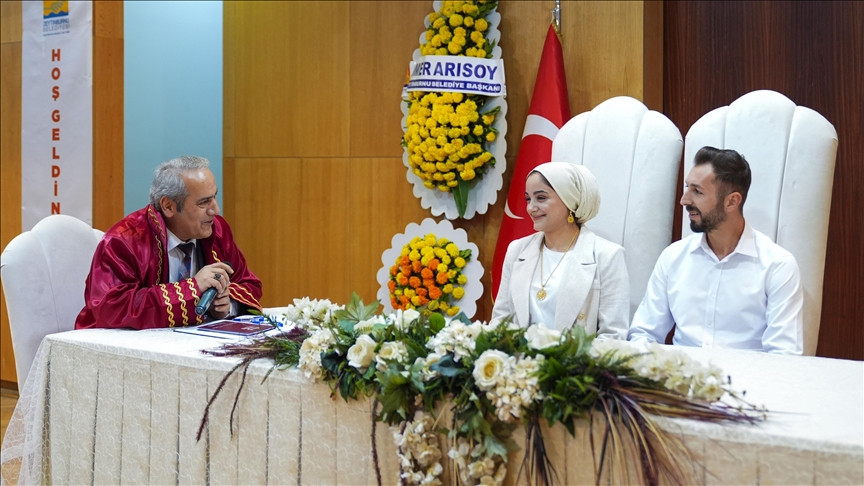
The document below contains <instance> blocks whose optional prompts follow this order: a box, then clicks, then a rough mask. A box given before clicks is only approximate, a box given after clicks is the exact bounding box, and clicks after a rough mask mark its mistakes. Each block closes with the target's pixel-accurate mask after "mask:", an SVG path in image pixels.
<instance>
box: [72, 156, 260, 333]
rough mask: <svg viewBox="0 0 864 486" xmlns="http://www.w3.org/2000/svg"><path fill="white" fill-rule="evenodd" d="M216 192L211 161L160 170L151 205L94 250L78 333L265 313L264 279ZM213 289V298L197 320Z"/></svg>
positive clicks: (190, 160)
mask: <svg viewBox="0 0 864 486" xmlns="http://www.w3.org/2000/svg"><path fill="white" fill-rule="evenodd" d="M217 192H218V188H217V186H216V180H215V178H214V177H213V173H212V172H211V171H210V168H209V162H208V161H207V159H205V158H202V157H192V156H183V157H178V158H176V159H171V160H169V161H167V162H163V163H162V164H160V165H159V167H158V168H157V169H156V172H155V175H154V177H153V183H152V184H151V186H150V204H148V205H147V206H146V207H145V208H143V209H140V210H138V211H135V212H134V213H132V214H130V215H128V216H126V217H125V218H123V219H122V220H121V221H120V222H118V223H117V224H115V225H114V226H113V227H112V228H111V229H109V230H108V231H107V232H106V233H105V236H104V237H103V238H102V241H100V242H99V245H98V246H97V247H96V252H95V254H94V255H93V263H92V265H91V267H90V275H89V276H88V277H87V286H86V288H85V290H84V309H83V310H81V313H80V314H79V315H78V318H77V320H76V322H75V328H76V329H85V328H92V327H108V328H133V329H148V328H155V327H174V326H188V325H195V324H200V323H202V322H204V321H205V320H208V319H222V318H225V317H228V316H236V315H238V314H241V313H245V312H247V311H248V310H249V309H254V310H261V305H260V304H259V299H260V298H261V281H260V280H259V279H258V277H256V276H255V274H254V273H252V272H251V271H250V270H249V268H248V267H247V265H246V258H245V257H244V256H243V253H242V252H241V251H240V249H239V248H238V247H237V245H236V243H235V242H234V236H233V234H232V233H231V228H230V227H229V226H228V223H227V222H226V221H225V219H223V218H222V217H221V216H219V204H218V203H217V202H216V194H217ZM208 289H214V290H215V292H216V294H215V297H214V298H213V301H212V304H210V305H209V306H207V307H206V309H205V308H204V306H203V305H202V306H200V307H199V311H200V313H201V314H202V315H198V313H196V309H195V308H196V305H198V304H199V302H200V301H201V298H202V296H203V295H204V294H205V292H206V291H207V290H208ZM211 293H212V292H211Z"/></svg>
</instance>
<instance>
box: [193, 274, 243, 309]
mask: <svg viewBox="0 0 864 486" xmlns="http://www.w3.org/2000/svg"><path fill="white" fill-rule="evenodd" d="M222 263H224V264H226V265H228V266H229V267H231V264H230V263H228V262H222ZM231 268H232V269H233V268H234V267H231ZM215 298H216V287H210V288H209V289H207V290H205V291H204V293H203V294H201V298H200V299H198V305H196V306H195V313H196V314H198V315H199V316H203V315H204V313H205V312H207V309H208V308H209V307H210V304H212V303H213V299H215Z"/></svg>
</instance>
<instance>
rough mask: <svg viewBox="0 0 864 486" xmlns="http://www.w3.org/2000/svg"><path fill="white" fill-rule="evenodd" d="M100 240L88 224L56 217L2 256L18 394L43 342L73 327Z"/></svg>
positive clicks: (0, 262)
mask: <svg viewBox="0 0 864 486" xmlns="http://www.w3.org/2000/svg"><path fill="white" fill-rule="evenodd" d="M101 238H102V232H101V231H99V230H97V229H94V228H91V227H90V226H89V225H88V224H87V223H85V222H83V221H81V220H79V219H76V218H73V217H72V216H67V215H60V214H57V215H52V216H48V217H46V218H44V219H43V220H41V221H39V222H38V223H36V225H35V226H34V227H33V229H32V230H30V231H25V232H23V233H21V234H20V235H18V236H16V237H15V238H13V239H12V241H10V242H9V244H8V245H6V248H5V249H4V250H3V253H2V255H0V275H2V281H3V293H4V295H5V297H6V311H7V313H8V314H9V328H10V329H9V330H10V331H11V334H12V349H13V351H14V352H15V369H16V372H17V375H18V389H19V390H23V389H24V382H25V381H26V379H27V374H28V373H29V372H30V365H31V364H32V363H33V358H34V356H35V355H36V350H37V349H38V348H39V343H41V342H42V338H43V337H45V335H47V334H51V333H55V332H62V331H69V330H72V329H73V328H74V327H75V318H76V317H77V316H78V313H79V312H80V311H81V309H82V308H83V307H84V284H85V280H86V279H87V274H88V273H89V271H90V262H91V261H92V259H93V253H94V251H95V250H96V245H97V244H98V243H99V240H100V239H101Z"/></svg>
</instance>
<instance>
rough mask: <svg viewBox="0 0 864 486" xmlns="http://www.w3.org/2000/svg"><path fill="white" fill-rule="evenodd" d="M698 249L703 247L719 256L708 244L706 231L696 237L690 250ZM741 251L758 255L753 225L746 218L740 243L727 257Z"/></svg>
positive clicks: (749, 254) (706, 251)
mask: <svg viewBox="0 0 864 486" xmlns="http://www.w3.org/2000/svg"><path fill="white" fill-rule="evenodd" d="M697 249H701V250H702V251H703V252H705V253H706V254H707V255H713V256H714V258H717V255H716V254H715V253H714V250H712V249H711V247H710V246H709V245H708V236H707V235H706V234H705V233H702V237H701V238H699V239H694V242H693V244H692V246H691V248H690V252H691V253H692V252H694V251H696V250H697ZM737 253H740V254H741V255H745V256H750V257H755V256H758V254H757V252H756V236H755V234H754V233H753V227H752V226H750V223H748V222H747V221H746V220H745V221H744V231H742V232H741V237H740V238H738V244H737V245H735V249H734V250H732V253H730V254H728V255H726V258H729V257H731V256H732V255H735V254H737Z"/></svg>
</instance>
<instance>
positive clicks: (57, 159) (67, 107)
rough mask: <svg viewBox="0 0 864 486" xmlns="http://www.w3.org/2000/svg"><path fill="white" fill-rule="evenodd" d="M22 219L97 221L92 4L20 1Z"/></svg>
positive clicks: (26, 224) (27, 224)
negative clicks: (56, 216)
mask: <svg viewBox="0 0 864 486" xmlns="http://www.w3.org/2000/svg"><path fill="white" fill-rule="evenodd" d="M21 5H22V12H21V13H22V18H23V24H24V25H23V27H24V32H23V34H24V36H23V39H22V62H21V68H22V69H21V72H22V84H21V184H22V191H21V209H22V214H21V226H22V231H26V230H29V229H31V228H32V227H33V225H35V224H36V223H37V222H38V221H39V220H41V219H42V218H44V217H46V216H48V215H51V214H68V215H70V216H74V217H76V218H79V219H81V220H82V221H85V222H87V223H88V224H93V5H92V3H91V2H69V1H43V2H21Z"/></svg>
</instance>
